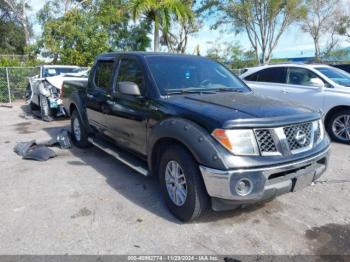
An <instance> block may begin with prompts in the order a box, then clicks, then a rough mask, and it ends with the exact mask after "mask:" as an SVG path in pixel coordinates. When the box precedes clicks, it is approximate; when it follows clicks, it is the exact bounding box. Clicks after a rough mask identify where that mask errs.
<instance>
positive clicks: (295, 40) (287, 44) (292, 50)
mask: <svg viewBox="0 0 350 262" xmlns="http://www.w3.org/2000/svg"><path fill="white" fill-rule="evenodd" d="M349 1H350V0H344V2H349ZM45 2H46V0H31V5H32V11H31V15H32V17H34V16H35V13H36V12H37V11H38V10H40V9H41V8H42V6H43V5H44V4H45ZM346 5H347V4H346ZM221 31H222V30H220V28H219V29H218V30H210V28H209V25H204V26H203V28H202V29H201V31H200V32H198V33H196V34H195V35H193V36H191V37H190V38H189V43H188V47H187V52H188V53H194V50H195V48H196V47H197V46H198V45H199V48H200V52H201V54H206V51H207V50H208V48H210V46H212V44H211V43H214V44H219V43H221V44H223V43H224V42H228V43H236V42H239V43H240V45H241V47H242V48H243V49H244V50H246V51H248V50H249V49H250V43H249V40H248V38H247V37H246V35H245V34H244V33H242V34H239V35H235V34H233V33H227V32H225V33H222V32H221ZM34 32H35V34H39V33H40V27H38V26H34ZM326 40H327V39H321V46H322V45H325V44H326ZM340 46H341V47H348V46H350V42H347V41H346V40H344V39H342V40H341V41H340ZM313 55H314V45H313V41H312V39H311V37H310V36H309V35H307V34H306V33H303V32H302V31H301V30H300V28H299V27H298V26H297V25H293V26H291V27H289V28H288V29H287V31H286V32H285V33H284V34H283V35H282V36H281V38H280V40H279V42H278V45H277V46H276V48H275V49H274V52H273V57H274V58H286V57H309V56H313Z"/></svg>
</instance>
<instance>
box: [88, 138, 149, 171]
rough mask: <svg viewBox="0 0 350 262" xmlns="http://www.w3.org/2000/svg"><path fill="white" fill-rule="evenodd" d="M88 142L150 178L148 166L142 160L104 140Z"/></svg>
mask: <svg viewBox="0 0 350 262" xmlns="http://www.w3.org/2000/svg"><path fill="white" fill-rule="evenodd" d="M88 140H89V142H90V143H91V144H93V145H94V146H96V147H98V148H99V149H101V150H103V151H105V152H106V153H107V154H109V155H111V156H113V157H114V158H116V159H117V160H119V161H120V162H122V163H123V164H125V165H127V166H128V167H130V168H132V169H133V170H135V171H136V172H138V173H140V174H141V175H144V176H149V171H148V169H147V166H146V164H145V163H144V162H143V161H142V160H140V159H138V158H136V157H135V156H133V155H131V154H129V153H127V152H122V151H121V150H120V149H118V148H117V147H116V146H114V145H113V144H111V143H109V142H107V141H104V140H103V139H99V138H92V137H89V138H88Z"/></svg>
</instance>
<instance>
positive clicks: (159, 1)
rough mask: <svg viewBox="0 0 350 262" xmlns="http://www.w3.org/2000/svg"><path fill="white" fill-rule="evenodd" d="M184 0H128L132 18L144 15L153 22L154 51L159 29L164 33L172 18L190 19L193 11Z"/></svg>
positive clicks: (157, 49)
mask: <svg viewBox="0 0 350 262" xmlns="http://www.w3.org/2000/svg"><path fill="white" fill-rule="evenodd" d="M187 2H188V1H186V0H185V1H184V0H130V10H131V13H132V17H133V19H134V20H136V19H137V18H139V17H140V16H141V15H145V16H146V18H147V19H150V20H151V21H153V23H154V35H153V37H154V51H155V52H158V51H159V43H160V34H159V33H160V30H162V31H163V33H164V34H166V33H167V32H168V30H169V28H170V23H171V21H172V18H175V19H177V20H179V21H181V22H184V21H192V20H193V12H192V10H191V8H190V5H188V4H187Z"/></svg>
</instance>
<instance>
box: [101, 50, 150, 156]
mask: <svg viewBox="0 0 350 262" xmlns="http://www.w3.org/2000/svg"><path fill="white" fill-rule="evenodd" d="M125 81H127V82H133V83H135V84H137V85H138V87H139V88H140V91H141V94H142V95H141V96H139V97H136V96H131V95H125V94H121V93H120V92H119V90H118V83H119V82H125ZM146 88H147V86H146V81H145V74H144V68H143V65H142V63H141V62H140V61H139V60H138V59H137V58H136V57H132V56H125V57H122V58H121V59H120V60H119V67H118V76H117V79H116V83H115V85H114V93H113V95H112V100H111V101H110V102H109V110H108V113H107V127H108V134H109V136H110V137H112V138H113V139H114V140H115V141H116V142H117V143H118V144H119V145H121V146H123V147H126V148H128V149H131V150H133V151H136V152H138V153H140V154H143V155H145V154H146V137H147V119H148V118H149V114H150V106H149V102H148V99H147V92H146Z"/></svg>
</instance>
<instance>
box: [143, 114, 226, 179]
mask: <svg viewBox="0 0 350 262" xmlns="http://www.w3.org/2000/svg"><path fill="white" fill-rule="evenodd" d="M151 130H152V133H151V134H150V136H149V138H148V152H147V161H148V167H149V169H150V171H151V173H152V174H157V173H158V172H157V171H158V170H157V163H159V159H160V157H161V152H162V151H163V150H164V149H165V148H166V147H168V146H171V145H172V144H174V143H175V144H180V145H182V146H183V147H184V148H185V149H187V150H188V151H189V153H191V154H192V156H193V157H194V159H195V160H196V161H197V162H198V163H199V164H202V165H205V166H208V167H212V168H217V169H225V168H226V164H225V162H224V160H223V159H222V158H221V157H220V156H221V154H220V147H218V145H217V144H215V141H214V139H213V138H211V136H210V134H209V133H208V132H207V131H206V130H205V129H203V128H201V127H200V126H198V125H197V124H195V123H194V122H192V121H189V120H186V119H181V118H170V119H166V120H163V121H162V122H160V123H158V124H157V125H156V126H154V127H153V128H152V129H151Z"/></svg>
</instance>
